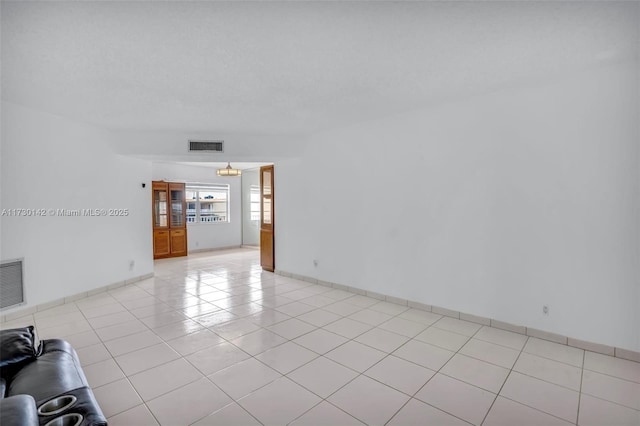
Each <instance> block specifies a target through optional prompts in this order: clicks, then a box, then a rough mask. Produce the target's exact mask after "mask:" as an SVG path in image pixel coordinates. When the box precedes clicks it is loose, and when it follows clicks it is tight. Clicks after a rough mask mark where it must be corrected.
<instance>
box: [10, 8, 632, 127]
mask: <svg viewBox="0 0 640 426" xmlns="http://www.w3.org/2000/svg"><path fill="white" fill-rule="evenodd" d="M1 7H2V9H1V13H2V29H1V32H2V41H1V42H2V52H1V54H2V98H3V99H4V100H7V101H11V102H15V103H19V104H23V105H26V106H30V107H33V108H37V109H42V110H45V111H49V112H53V113H56V114H60V115H65V116H69V117H72V118H75V119H78V120H81V121H86V122H89V123H94V124H97V125H101V126H105V127H108V128H112V129H124V130H138V131H147V130H149V131H152V130H153V131H182V132H204V133H207V134H211V135H212V137H215V135H216V134H218V133H221V134H222V133H223V134H234V133H239V132H242V133H254V134H271V135H280V134H281V135H285V134H286V135H296V134H309V133H313V132H316V131H320V130H324V129H329V128H333V127H338V126H342V125H347V124H349V123H352V122H357V121H362V120H368V119H375V118H377V117H381V116H385V115H389V114H394V113H397V112H400V111H405V110H410V109H415V108H419V107H425V106H429V105H432V104H435V103H439V102H443V101H446V100H449V99H455V98H460V97H464V96H470V95H473V94H477V93H482V92H487V91H491V90H499V89H501V88H504V87H510V86H514V85H520V84H535V83H536V82H537V81H540V79H544V78H548V77H549V76H554V75H570V74H571V73H572V72H574V71H576V70H579V69H584V68H586V67H590V66H597V65H601V64H606V63H611V62H615V61H622V60H628V59H630V58H636V59H637V57H638V21H639V12H638V11H639V4H638V3H636V2H625V3H613V2H584V3H582V2H571V3H554V2H526V3H525V2H495V3H493V2H476V3H471V2H469V3H468V2H394V3H391V2H258V3H255V2H184V1H180V2H44V3H37V2H27V1H24V2H6V1H3V2H2V6H1Z"/></svg>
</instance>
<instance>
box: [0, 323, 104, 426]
mask: <svg viewBox="0 0 640 426" xmlns="http://www.w3.org/2000/svg"><path fill="white" fill-rule="evenodd" d="M35 343H36V339H35V334H34V332H33V327H31V326H30V327H25V328H18V329H11V330H0V392H1V394H0V397H1V398H0V424H1V425H2V426H45V425H47V426H106V425H107V420H106V418H105V417H104V415H103V414H102V411H101V410H100V406H99V405H98V403H97V401H96V399H95V397H94V395H93V392H92V391H91V388H90V387H89V384H88V383H87V379H86V377H85V375H84V372H83V371H82V368H81V367H80V360H79V359H78V355H77V354H76V351H75V350H74V349H73V347H71V345H70V344H69V343H68V342H66V341H64V340H59V339H49V340H43V341H42V342H40V344H39V345H38V346H36V344H35Z"/></svg>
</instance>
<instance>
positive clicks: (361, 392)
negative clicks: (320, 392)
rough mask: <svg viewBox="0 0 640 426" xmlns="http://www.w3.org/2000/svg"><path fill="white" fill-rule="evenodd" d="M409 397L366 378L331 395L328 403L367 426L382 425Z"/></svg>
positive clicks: (356, 380) (362, 377) (361, 377)
mask: <svg viewBox="0 0 640 426" xmlns="http://www.w3.org/2000/svg"><path fill="white" fill-rule="evenodd" d="M408 400H409V397H408V396H407V395H405V394H403V393H400V392H398V391H397V390H395V389H392V388H390V387H389V386H385V385H383V384H382V383H379V382H377V381H375V380H373V379H370V378H369V377H366V376H359V377H358V378H356V379H355V380H354V381H352V382H351V383H349V384H348V385H346V386H345V387H343V388H342V389H340V390H339V391H337V392H336V393H334V394H333V395H331V396H330V397H329V399H328V401H329V402H330V403H332V404H334V405H336V406H337V407H339V408H341V409H342V410H344V411H346V412H347V413H349V414H351V415H352V416H353V417H355V418H357V419H358V420H360V421H362V422H363V423H365V424H368V425H384V424H385V423H386V422H388V421H389V420H390V419H391V417H393V415H394V414H395V413H396V412H397V411H398V410H399V409H400V408H401V407H402V406H403V405H404V404H405V403H406V402H407V401H408Z"/></svg>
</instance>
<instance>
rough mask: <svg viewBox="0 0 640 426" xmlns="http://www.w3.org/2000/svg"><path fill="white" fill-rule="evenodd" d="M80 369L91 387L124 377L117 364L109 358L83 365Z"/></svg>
mask: <svg viewBox="0 0 640 426" xmlns="http://www.w3.org/2000/svg"><path fill="white" fill-rule="evenodd" d="M82 370H83V371H84V374H85V376H86V377H87V381H88V382H89V386H91V387H92V388H97V387H99V386H102V385H106V384H107V383H111V382H115V381H117V380H120V379H123V378H124V377H125V376H124V373H123V372H122V370H120V367H118V364H116V362H115V361H114V360H113V359H111V358H110V359H107V360H105V361H101V362H97V363H95V364H91V365H89V366H86V367H83V369H82Z"/></svg>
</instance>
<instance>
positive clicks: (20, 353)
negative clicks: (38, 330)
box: [0, 325, 38, 368]
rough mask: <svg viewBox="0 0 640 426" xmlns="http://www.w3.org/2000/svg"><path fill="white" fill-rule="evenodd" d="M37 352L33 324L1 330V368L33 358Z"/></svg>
mask: <svg viewBox="0 0 640 426" xmlns="http://www.w3.org/2000/svg"><path fill="white" fill-rule="evenodd" d="M37 353H38V351H37V348H36V335H35V333H34V331H33V326H32V325H30V326H29V327H24V328H12V329H9V330H0V368H3V367H7V366H12V365H13V364H18V363H21V362H24V361H27V360H31V359H33V358H35V357H36V355H37Z"/></svg>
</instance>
